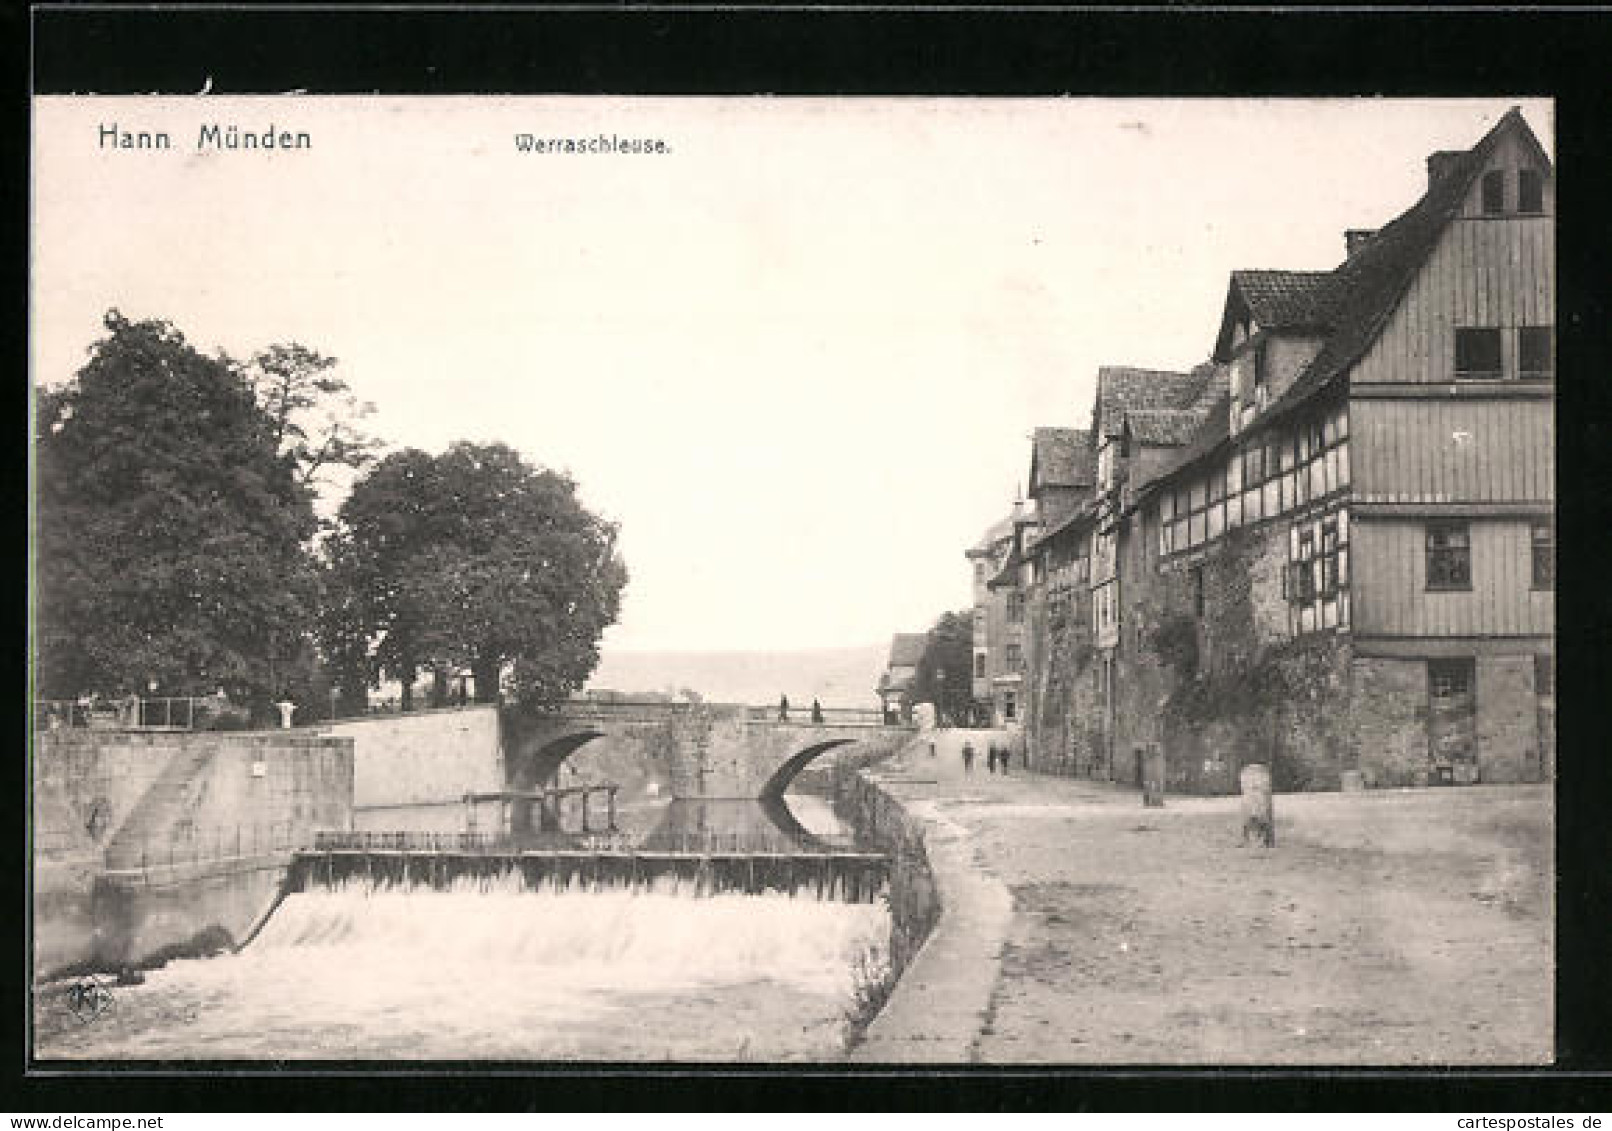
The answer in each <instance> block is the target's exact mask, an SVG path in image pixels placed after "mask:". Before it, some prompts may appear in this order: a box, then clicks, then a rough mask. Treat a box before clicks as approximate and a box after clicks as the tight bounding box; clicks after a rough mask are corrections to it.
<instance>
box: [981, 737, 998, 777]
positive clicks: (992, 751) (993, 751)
mask: <svg viewBox="0 0 1612 1131" xmlns="http://www.w3.org/2000/svg"><path fill="white" fill-rule="evenodd" d="M1001 756H1002V755H1001V753H1000V752H999V751H998V750H997V748H996V743H994V742H993V743H991V745H990V747H989V748H988V749H987V750H986V751H985V764H986V765H987V766H989V767H990V770H991V773H993V774H994V773H996V760H997V759H998V758H1000V757H1001Z"/></svg>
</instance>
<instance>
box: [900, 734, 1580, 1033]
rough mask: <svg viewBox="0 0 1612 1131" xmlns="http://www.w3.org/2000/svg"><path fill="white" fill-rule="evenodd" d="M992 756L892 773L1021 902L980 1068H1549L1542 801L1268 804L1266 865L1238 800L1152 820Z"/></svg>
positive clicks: (1108, 795)
mask: <svg viewBox="0 0 1612 1131" xmlns="http://www.w3.org/2000/svg"><path fill="white" fill-rule="evenodd" d="M964 738H971V739H972V740H973V742H974V745H975V747H976V749H977V750H978V751H979V756H978V757H976V759H975V762H974V767H973V772H972V774H969V775H967V776H966V777H965V775H964V773H963V766H962V760H961V757H960V753H959V750H960V747H961V744H962V742H963V740H964ZM988 739H989V735H988V734H986V733H984V732H965V731H950V732H942V733H941V734H940V736H939V739H938V745H937V750H936V754H935V756H934V757H933V758H930V757H929V756H928V753H927V750H926V748H925V746H924V745H923V744H922V743H920V744H919V745H918V747H917V748H916V751H915V752H914V753H912V754H909V755H908V756H907V758H906V762H905V768H904V769H902V768H893V769H892V771H891V774H890V776H891V777H892V778H895V779H898V780H897V781H896V783H895V784H893V785H892V786H891V787H890V788H891V789H892V791H893V792H895V793H896V794H897V795H898V796H900V797H902V798H903V799H906V800H911V801H915V802H922V801H928V802H930V803H931V804H932V806H933V809H932V810H931V811H932V812H935V813H937V814H939V815H941V816H942V817H943V819H944V820H945V821H947V822H950V823H952V824H953V825H954V826H961V827H962V828H964V829H966V830H967V831H968V834H969V836H970V837H971V838H972V841H973V857H974V861H975V863H976V864H977V866H978V867H979V868H981V869H982V870H984V871H985V872H987V873H989V874H990V875H991V876H994V877H996V878H997V879H999V880H1000V881H1001V882H1002V883H1003V884H1004V885H1006V887H1007V888H1008V890H1009V891H1010V892H1011V894H1012V901H1013V914H1012V918H1011V922H1010V925H1009V928H1008V931H1007V937H1006V938H1005V939H1004V940H1003V941H1002V944H1001V963H1000V971H999V973H998V975H997V977H996V982H995V986H994V989H993V990H992V993H991V997H990V1005H989V1008H988V1009H987V1011H986V1014H985V1017H984V1020H983V1025H982V1027H981V1030H980V1032H979V1034H978V1036H977V1038H976V1040H975V1042H974V1046H973V1049H972V1055H973V1057H974V1059H976V1060H978V1061H981V1062H984V1063H1012V1062H1052V1063H1076V1064H1114V1063H1126V1064H1372V1065H1395V1064H1403V1065H1409V1064H1420V1065H1427V1064H1538V1063H1547V1062H1549V1061H1550V1059H1551V1057H1552V1025H1553V1021H1552V1017H1553V1013H1552V995H1553V978H1554V966H1553V950H1554V943H1553V907H1552V889H1553V884H1554V870H1553V858H1552V842H1553V833H1552V800H1551V793H1550V790H1549V788H1548V787H1545V786H1513V787H1501V786H1492V787H1482V786H1480V787H1469V788H1461V789H1430V790H1392V791H1381V792H1370V793H1363V794H1338V793H1330V794H1303V795H1294V794H1281V795H1278V796H1277V798H1276V845H1275V847H1274V848H1269V849H1267V848H1264V847H1256V846H1253V845H1246V846H1245V845H1244V844H1243V843H1242V842H1241V823H1240V818H1239V812H1238V804H1239V803H1238V799H1237V798H1186V797H1178V796H1170V797H1169V798H1168V799H1167V803H1166V806H1165V808H1163V809H1145V808H1143V806H1142V804H1141V800H1140V797H1139V795H1138V794H1137V792H1136V791H1134V790H1129V789H1120V788H1117V787H1113V786H1109V785H1105V784H1098V783H1093V782H1083V781H1072V780H1069V779H1064V778H1054V777H1041V776H1036V775H1028V774H1026V773H1025V772H1024V770H1023V768H1022V767H1020V766H1012V767H1010V769H1009V773H1008V774H1007V775H1005V776H1004V775H1000V774H998V775H993V774H990V773H989V772H988V771H987V767H986V765H985V757H984V754H985V742H986V741H988ZM900 779H904V780H900Z"/></svg>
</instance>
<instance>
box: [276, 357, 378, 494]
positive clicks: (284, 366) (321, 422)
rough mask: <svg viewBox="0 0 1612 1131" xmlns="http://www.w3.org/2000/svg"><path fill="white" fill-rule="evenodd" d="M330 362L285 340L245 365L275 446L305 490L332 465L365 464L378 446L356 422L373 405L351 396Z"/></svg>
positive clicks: (318, 481)
mask: <svg viewBox="0 0 1612 1131" xmlns="http://www.w3.org/2000/svg"><path fill="white" fill-rule="evenodd" d="M335 365H336V359H335V358H333V357H325V356H324V355H323V354H320V353H317V352H315V351H313V350H311V349H308V348H307V347H306V346H300V345H297V344H296V343H295V342H287V343H281V344H277V345H272V346H270V347H269V348H268V349H266V350H263V351H262V352H260V353H258V354H256V355H255V356H254V357H253V358H252V360H251V362H250V363H249V364H248V365H247V366H246V369H245V372H246V376H247V380H248V381H250V382H251V385H252V391H253V394H254V395H255V396H256V397H257V399H258V403H259V404H260V405H261V406H262V407H263V411H264V412H266V413H267V414H268V415H269V418H270V419H271V421H272V422H273V431H274V443H275V448H276V450H278V451H279V452H280V453H281V454H282V455H285V456H286V457H287V458H289V459H290V460H291V461H292V462H293V463H294V464H295V466H296V474H297V479H298V481H299V482H300V483H301V484H302V485H303V486H305V487H309V488H313V487H316V486H318V485H319V484H320V483H321V482H323V478H322V477H323V476H324V475H325V473H326V472H328V471H330V470H331V469H333V468H337V467H346V468H352V469H355V470H356V469H358V468H361V467H363V466H365V465H366V464H368V463H370V462H371V461H372V460H373V459H374V456H375V452H376V450H377V449H378V448H379V447H380V441H378V440H377V439H375V438H374V437H372V436H369V435H367V434H365V433H364V432H363V431H361V430H360V428H359V425H358V422H359V421H360V420H362V419H363V418H364V417H366V416H369V415H370V414H371V413H373V412H374V411H375V406H374V405H372V404H369V403H367V402H362V401H360V400H359V399H358V398H357V397H355V396H354V395H353V392H352V390H351V389H350V388H349V387H348V385H347V382H346V381H344V380H342V379H341V378H340V377H337V376H336V375H335V374H333V373H332V372H331V370H332V369H334V368H335Z"/></svg>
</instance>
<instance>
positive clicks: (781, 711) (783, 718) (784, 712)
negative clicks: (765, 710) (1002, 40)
mask: <svg viewBox="0 0 1612 1131" xmlns="http://www.w3.org/2000/svg"><path fill="white" fill-rule="evenodd" d="M778 721H779V722H781V723H787V722H788V721H789V696H787V695H780V696H778Z"/></svg>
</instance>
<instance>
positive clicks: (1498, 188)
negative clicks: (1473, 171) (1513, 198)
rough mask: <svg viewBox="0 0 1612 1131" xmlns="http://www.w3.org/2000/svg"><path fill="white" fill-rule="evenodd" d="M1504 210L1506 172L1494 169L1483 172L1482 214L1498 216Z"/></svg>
mask: <svg viewBox="0 0 1612 1131" xmlns="http://www.w3.org/2000/svg"><path fill="white" fill-rule="evenodd" d="M1505 210H1506V174H1505V173H1504V172H1503V171H1501V170H1499V169H1496V170H1494V172H1492V173H1485V174H1483V214H1484V215H1485V216H1498V215H1500V214H1501V213H1502V212H1504V211H1505Z"/></svg>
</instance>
